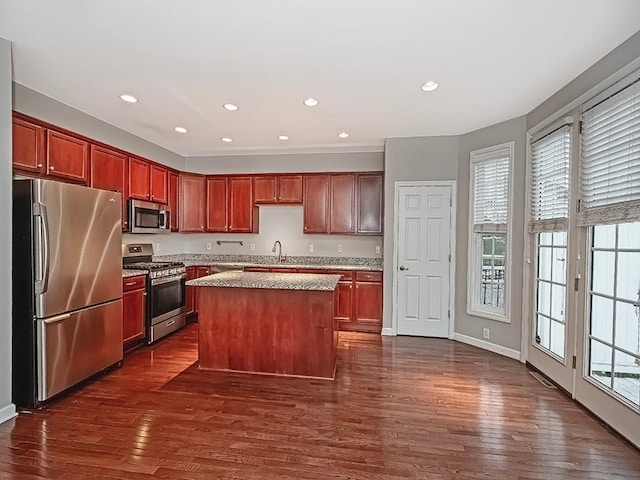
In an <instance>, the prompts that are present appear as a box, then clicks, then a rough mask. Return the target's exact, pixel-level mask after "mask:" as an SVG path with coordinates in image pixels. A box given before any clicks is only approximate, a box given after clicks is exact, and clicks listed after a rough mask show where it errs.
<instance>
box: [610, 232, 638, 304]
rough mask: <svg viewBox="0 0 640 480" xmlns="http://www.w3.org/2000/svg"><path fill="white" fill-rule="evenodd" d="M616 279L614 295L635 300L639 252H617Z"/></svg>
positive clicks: (636, 297) (631, 300)
mask: <svg viewBox="0 0 640 480" xmlns="http://www.w3.org/2000/svg"><path fill="white" fill-rule="evenodd" d="M639 238H640V237H639ZM616 280H617V292H616V296H617V297H618V298H624V299H626V300H629V301H630V302H635V301H636V300H637V299H638V290H640V252H619V253H618V272H617V275H616Z"/></svg>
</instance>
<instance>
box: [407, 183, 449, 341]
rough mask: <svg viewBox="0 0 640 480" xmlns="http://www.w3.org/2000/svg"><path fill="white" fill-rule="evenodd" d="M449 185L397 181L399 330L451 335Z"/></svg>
mask: <svg viewBox="0 0 640 480" xmlns="http://www.w3.org/2000/svg"><path fill="white" fill-rule="evenodd" d="M451 192H452V188H451V186H402V185H401V186H398V196H397V202H398V204H397V215H398V236H397V243H396V251H397V257H396V258H397V271H396V279H397V310H396V311H397V332H398V334H399V335H419V336H424V337H448V336H449V321H450V320H449V293H450V292H449V279H450V275H451V272H450V266H451V263H450V259H451V257H450V253H451V210H452V201H451V199H452V193H451Z"/></svg>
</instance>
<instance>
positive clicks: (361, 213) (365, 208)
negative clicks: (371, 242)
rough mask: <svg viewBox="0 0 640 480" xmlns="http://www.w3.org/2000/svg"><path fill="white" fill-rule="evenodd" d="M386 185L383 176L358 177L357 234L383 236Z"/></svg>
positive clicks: (365, 175) (363, 175) (368, 175)
mask: <svg viewBox="0 0 640 480" xmlns="http://www.w3.org/2000/svg"><path fill="white" fill-rule="evenodd" d="M383 195H384V185H383V176H382V174H379V173H376V174H362V175H358V180H357V188H356V198H357V201H356V218H357V224H358V225H357V229H356V233H358V234H361V235H382V217H383V215H384V211H383Z"/></svg>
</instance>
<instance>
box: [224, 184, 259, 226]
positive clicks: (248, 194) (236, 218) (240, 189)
mask: <svg viewBox="0 0 640 480" xmlns="http://www.w3.org/2000/svg"><path fill="white" fill-rule="evenodd" d="M253 208H254V207H253V177H229V231H230V232H252V231H253Z"/></svg>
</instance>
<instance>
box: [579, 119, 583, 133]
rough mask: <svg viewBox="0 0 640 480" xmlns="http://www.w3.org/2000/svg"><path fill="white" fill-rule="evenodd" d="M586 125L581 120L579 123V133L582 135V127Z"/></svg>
mask: <svg viewBox="0 0 640 480" xmlns="http://www.w3.org/2000/svg"><path fill="white" fill-rule="evenodd" d="M583 125H584V122H583V121H582V120H580V121H579V122H578V133H580V134H582V126H583Z"/></svg>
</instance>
